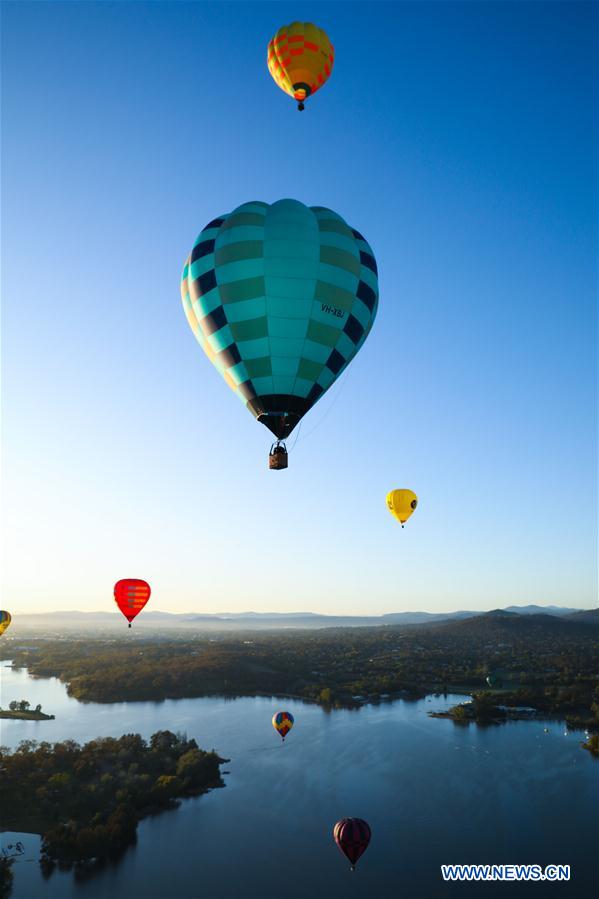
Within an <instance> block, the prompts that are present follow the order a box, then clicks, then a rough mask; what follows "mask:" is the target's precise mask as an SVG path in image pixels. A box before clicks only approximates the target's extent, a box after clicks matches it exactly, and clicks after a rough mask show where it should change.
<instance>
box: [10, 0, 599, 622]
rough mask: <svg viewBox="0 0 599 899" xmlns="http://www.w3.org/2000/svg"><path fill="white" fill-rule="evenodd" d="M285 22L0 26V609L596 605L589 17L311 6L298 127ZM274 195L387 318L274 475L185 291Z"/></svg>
mask: <svg viewBox="0 0 599 899" xmlns="http://www.w3.org/2000/svg"><path fill="white" fill-rule="evenodd" d="M297 14H298V13H297V7H296V6H295V5H294V4H289V3H287V2H281V3H277V4H271V3H252V4H239V3H237V4H230V3H226V2H225V3H219V4H202V3H185V2H182V3H161V2H157V3H152V4H144V5H143V6H142V5H140V4H137V3H128V2H123V3H116V4H112V3H108V4H102V3H100V4H96V3H61V2H55V3H40V4H33V3H25V4H18V3H12V4H4V5H3V9H2V19H3V28H2V49H3V53H2V57H3V62H2V74H3V78H2V106H3V129H2V161H3V166H2V181H3V183H2V188H3V190H2V223H3V228H2V261H3V267H2V288H3V290H2V292H3V328H2V339H3V353H2V357H3V360H2V365H3V385H2V390H3V457H4V464H3V474H4V478H3V480H4V541H3V542H4V563H3V575H2V576H3V598H2V606H3V608H6V609H8V610H9V611H11V613H12V614H13V616H16V615H18V613H19V612H21V613H26V612H33V611H34V610H36V611H42V612H43V611H48V610H50V609H60V610H68V609H81V608H82V607H83V609H84V610H97V611H100V610H109V611H112V610H113V609H114V601H113V592H112V591H113V585H114V583H115V582H116V581H117V580H119V579H120V578H123V577H138V578H144V579H145V580H147V581H148V582H149V583H150V584H151V587H152V598H151V599H150V602H149V605H148V606H147V608H148V610H149V609H154V608H155V607H158V608H159V609H161V610H165V611H170V612H177V613H184V612H190V611H191V612H197V611H198V610H201V609H204V608H209V610H210V612H209V613H214V614H219V609H220V610H221V612H222V611H227V612H231V611H233V612H234V611H235V610H244V611H245V610H247V609H248V608H250V609H255V610H257V611H265V612H267V611H274V610H276V611H292V610H295V609H297V608H298V607H301V608H304V607H305V608H308V609H310V610H312V609H313V610H315V611H316V612H317V613H323V614H360V613H362V612H364V610H365V609H367V614H368V613H369V614H384V613H388V612H397V611H402V610H406V611H413V610H421V609H426V610H431V611H432V612H441V611H447V610H455V609H465V610H473V609H474V610H491V609H493V608H496V607H497V606H500V605H501V606H507V605H514V604H523V605H527V604H539V605H541V604H553V605H565V606H569V607H576V608H593V607H594V606H596V604H597V506H596V492H597V491H596V488H597V471H596V457H597V436H596V420H597V419H596V397H597V392H596V371H597V350H596V312H595V301H596V275H597V243H598V242H597V209H598V202H597V170H596V160H597V147H598V136H597V114H596V113H597V108H599V92H598V86H597V78H596V74H597V65H596V47H597V41H596V22H597V7H596V6H595V7H589V5H587V4H560V3H555V4H544V3H539V4H537V3H521V4H513V3H509V4H501V3H484V4H471V3H464V4H454V3H451V2H449V3H443V4H428V3H422V4H419V3H399V4H390V3H385V4H377V5H376V15H375V14H374V12H373V9H372V5H361V4H339V3H318V4H314V3H310V2H308V3H307V4H305V5H304V6H302V10H301V15H302V16H303V17H305V18H306V20H310V19H312V20H313V21H316V22H318V23H319V24H320V25H322V27H323V28H325V29H326V31H327V32H328V33H329V35H330V36H331V39H332V41H333V43H334V45H335V50H336V62H335V68H334V72H333V75H332V77H331V79H330V81H329V83H328V84H327V85H326V86H325V88H324V89H323V90H322V91H320V92H319V93H318V94H317V95H316V96H315V97H313V98H312V99H311V100H310V101H309V102H308V103H307V105H306V110H305V112H304V113H302V114H301V115H299V114H298V113H297V112H296V110H295V109H294V104H293V103H292V102H291V101H290V99H289V98H288V97H286V96H285V95H284V94H283V92H282V91H280V90H279V89H278V88H277V87H276V85H275V84H274V83H273V81H272V79H271V78H270V76H269V74H268V71H267V67H266V46H267V42H268V40H269V38H270V37H271V35H272V34H273V33H274V31H275V30H276V28H277V27H278V26H279V25H280V24H281V23H284V22H287V21H291V20H292V19H293V18H294V17H296V16H297ZM185 47H188V48H191V49H190V50H189V51H188V52H185V51H184V48H185ZM24 60H26V61H27V64H26V65H24V64H23V61H24ZM208 85H209V89H207V86H208ZM282 197H294V198H297V199H299V200H301V201H302V202H304V203H306V204H308V205H322V206H328V207H330V208H332V209H334V210H335V211H337V212H339V214H341V215H342V216H343V217H344V218H345V219H346V220H347V221H348V222H349V223H350V224H351V225H352V227H354V228H356V229H358V230H359V231H361V232H362V233H363V234H364V236H365V237H366V239H367V240H368V242H369V243H370V244H371V246H372V248H373V251H374V253H375V255H376V258H377V262H378V268H379V274H380V307H379V314H378V318H377V320H376V322H375V324H374V328H373V330H372V333H371V334H370V336H369V338H368V340H367V342H366V344H365V345H364V348H363V350H362V351H361V352H360V353H359V355H358V356H357V357H356V359H355V360H354V361H353V362H352V364H351V365H350V367H349V369H348V371H347V372H346V373H345V374H344V375H343V376H342V378H341V379H340V382H339V383H338V384H336V385H335V386H334V387H333V388H332V390H331V391H330V393H329V394H327V395H326V396H325V397H324V398H323V399H322V401H321V402H319V403H318V404H317V405H316V407H315V408H314V409H313V410H311V411H310V413H309V414H308V415H307V416H306V419H305V421H304V423H303V426H302V429H301V431H299V433H297V432H296V433H295V434H293V435H292V437H291V439H290V440H289V441H288V445H289V447H290V448H291V450H292V451H291V453H290V467H289V469H288V471H286V472H270V471H268V470H267V467H266V456H267V452H268V449H269V446H270V443H271V435H270V434H269V432H268V431H267V430H266V429H265V428H264V427H262V426H261V425H260V424H258V423H257V422H256V421H254V420H253V418H252V417H251V416H250V415H249V414H248V412H247V411H246V410H245V409H244V408H243V406H242V405H241V403H239V401H238V400H237V399H236V397H235V396H234V395H233V393H232V392H231V391H230V390H228V388H227V387H226V385H225V384H224V382H223V381H222V379H221V377H220V376H219V375H218V373H217V372H216V371H215V370H214V369H213V368H212V366H211V365H210V364H209V362H208V360H207V359H206V358H205V357H204V355H203V353H202V352H201V350H200V348H199V347H198V345H197V343H196V341H195V340H194V338H193V335H192V334H191V331H190V329H189V327H188V325H187V322H186V320H185V316H184V314H183V310H182V308H181V300H180V296H179V279H180V274H181V269H182V266H183V262H184V260H185V258H186V256H187V255H188V253H189V252H190V249H191V247H192V245H193V241H194V239H195V237H196V235H197V234H198V233H199V231H200V230H201V229H202V228H203V227H204V226H205V225H206V223H207V222H209V221H210V220H211V219H213V218H214V217H215V216H217V215H219V214H222V213H225V212H228V211H230V210H232V209H233V208H235V207H236V206H238V205H239V204H241V203H243V202H245V201H248V200H252V199H260V200H264V201H266V202H274V201H276V200H278V199H280V198H282ZM296 438H297V445H296V443H295V441H296ZM395 487H410V488H412V489H414V490H415V491H416V493H417V494H418V497H419V505H418V509H417V510H416V513H415V514H414V516H413V517H412V519H411V520H410V521H409V522H408V524H407V526H406V528H405V530H401V529H400V528H399V526H398V524H397V522H395V521H394V520H393V519H392V517H391V516H390V515H389V513H388V511H387V508H386V505H385V496H386V493H387V491H388V490H390V489H392V488H395Z"/></svg>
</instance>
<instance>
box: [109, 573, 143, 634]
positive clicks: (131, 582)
mask: <svg viewBox="0 0 599 899" xmlns="http://www.w3.org/2000/svg"><path fill="white" fill-rule="evenodd" d="M151 592H152V591H151V589H150V585H149V584H148V583H147V582H146V581H142V580H140V579H139V578H134V577H128V578H124V579H123V580H121V581H117V583H116V584H115V585H114V599H115V602H116V604H117V606H118V607H119V609H120V610H121V612H122V613H123V615H124V616H125V618H126V619H127V621H128V622H129V626H131V622H132V621H133V619H134V618H135V616H136V615H138V614H139V613H140V612H141V610H142V609H143V607H144V606H145V604H146V603H147V601H148V600H149V598H150V593H151Z"/></svg>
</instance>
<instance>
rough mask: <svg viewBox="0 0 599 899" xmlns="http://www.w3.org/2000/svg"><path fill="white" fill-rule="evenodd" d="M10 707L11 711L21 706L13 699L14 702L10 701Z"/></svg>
mask: <svg viewBox="0 0 599 899" xmlns="http://www.w3.org/2000/svg"><path fill="white" fill-rule="evenodd" d="M8 707H9V709H10V710H11V712H16V710H17V708H18V707H19V703H18V702H17V701H16V699H13V701H12V702H9V703H8Z"/></svg>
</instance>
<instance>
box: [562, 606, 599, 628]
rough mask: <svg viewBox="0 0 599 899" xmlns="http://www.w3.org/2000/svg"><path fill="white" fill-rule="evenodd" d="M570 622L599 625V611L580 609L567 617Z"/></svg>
mask: <svg viewBox="0 0 599 899" xmlns="http://www.w3.org/2000/svg"><path fill="white" fill-rule="evenodd" d="M566 618H567V620H568V621H586V622H588V623H589V624H599V609H579V611H578V612H571V613H570V615H567V616H566Z"/></svg>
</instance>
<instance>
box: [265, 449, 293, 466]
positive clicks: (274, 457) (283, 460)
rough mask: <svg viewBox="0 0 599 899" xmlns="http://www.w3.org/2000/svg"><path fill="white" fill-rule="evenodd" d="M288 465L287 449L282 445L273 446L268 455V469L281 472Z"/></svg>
mask: <svg viewBox="0 0 599 899" xmlns="http://www.w3.org/2000/svg"><path fill="white" fill-rule="evenodd" d="M288 465H289V462H288V455H287V448H286V446H285V444H284V443H276V444H273V445H272V446H271V448H270V452H269V454H268V467H269V468H270V469H272V470H273V471H282V469H283V468H287V467H288Z"/></svg>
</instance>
